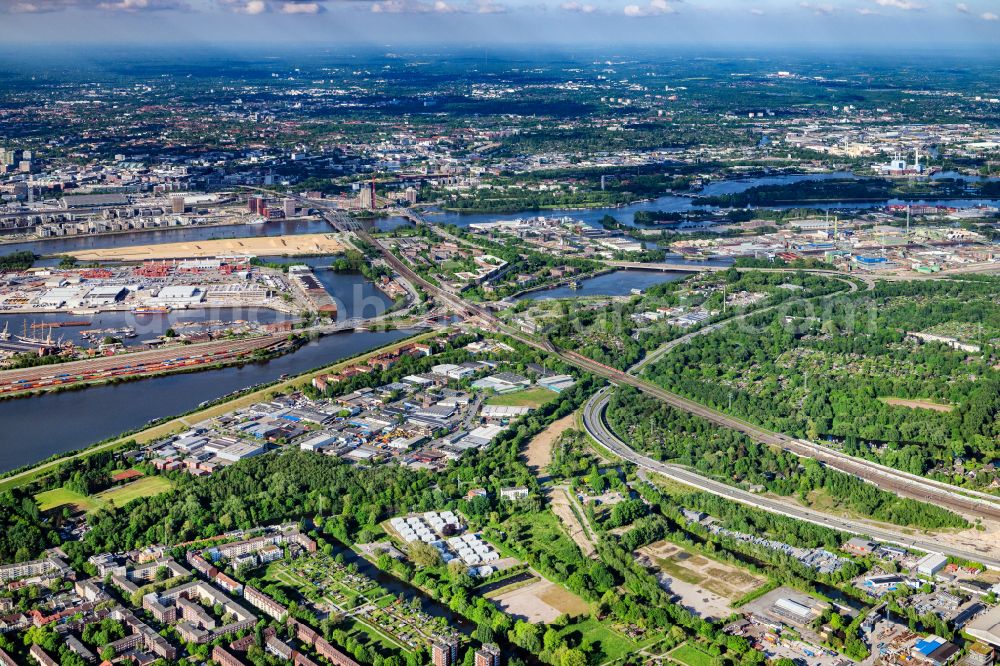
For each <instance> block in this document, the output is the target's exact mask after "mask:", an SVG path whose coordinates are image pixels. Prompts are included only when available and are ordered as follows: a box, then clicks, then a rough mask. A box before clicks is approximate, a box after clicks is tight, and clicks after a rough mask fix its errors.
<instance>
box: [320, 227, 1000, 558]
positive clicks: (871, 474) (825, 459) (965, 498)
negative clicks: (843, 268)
mask: <svg viewBox="0 0 1000 666" xmlns="http://www.w3.org/2000/svg"><path fill="white" fill-rule="evenodd" d="M340 221H341V220H337V222H334V221H333V220H331V224H334V225H335V226H337V223H338V222H340ZM344 230H345V231H346V230H347V229H344ZM350 230H351V231H353V232H354V233H356V234H357V235H358V237H359V238H360V239H361V240H362V241H364V242H366V243H369V244H370V245H371V246H373V247H376V248H379V250H380V252H381V253H382V256H383V258H384V259H385V261H386V263H388V264H389V265H390V266H391V267H392V268H393V269H394V270H395V271H396V272H397V273H399V274H400V275H402V276H403V277H405V278H406V279H408V280H410V281H411V283H412V284H418V285H420V286H421V288H422V289H424V290H425V291H426V292H427V293H429V294H432V295H434V296H435V297H436V298H437V299H438V300H439V301H440V302H442V303H444V304H446V305H447V306H448V307H451V308H453V309H454V310H455V311H456V312H458V313H461V314H463V315H465V316H470V317H475V318H478V319H479V320H480V321H481V322H483V324H485V325H486V326H487V327H489V328H492V329H493V330H497V331H503V332H504V333H506V334H508V335H510V336H511V337H513V338H515V339H517V340H519V341H521V342H523V343H524V344H527V345H529V346H531V347H534V348H536V349H541V350H544V351H546V352H549V353H552V354H556V355H558V356H559V357H560V358H562V359H563V360H564V361H566V362H567V363H569V364H571V365H574V366H576V367H578V368H580V369H582V370H585V371H587V372H591V373H593V374H595V375H598V376H601V377H604V378H606V379H608V380H609V381H611V382H612V383H614V384H619V385H630V386H633V387H635V388H637V389H639V390H640V391H643V392H644V393H647V394H648V395H651V396H653V397H655V398H657V399H659V400H660V401H662V402H664V403H666V404H668V405H670V406H671V407H673V408H675V409H680V410H683V411H685V412H688V413H690V414H694V415H695V416H699V417H701V418H704V419H705V420H707V421H709V422H711V423H714V424H716V425H719V426H721V427H724V428H729V429H732V430H737V431H739V432H742V433H744V434H745V435H747V436H748V437H751V438H752V439H754V440H756V441H759V442H761V443H764V444H768V445H770V446H777V447H781V448H783V449H785V450H787V451H789V452H791V453H794V454H795V455H798V456H802V457H807V458H813V459H815V460H818V461H820V462H822V463H823V464H825V465H828V466H830V467H831V468H833V469H836V470H838V471H842V472H844V473H847V474H852V475H854V476H856V477H858V478H860V479H862V480H864V481H867V482H869V483H872V484H873V485H875V486H877V487H879V488H881V489H883V490H887V491H890V492H894V493H897V494H899V495H901V496H906V497H911V498H913V499H917V500H921V501H925V502H930V503H934V504H937V505H939V506H942V507H945V508H948V509H951V510H953V511H956V512H958V513H961V514H964V515H967V516H973V517H983V518H989V519H993V520H1000V498H996V497H993V496H991V495H986V494H985V493H974V492H964V491H960V490H959V489H958V488H955V487H953V486H949V485H948V484H943V483H939V482H936V481H932V480H929V479H925V478H923V477H919V476H914V475H910V474H907V473H904V472H900V471H899V470H895V469H892V468H888V467H885V466H883V465H878V464H876V463H872V462H870V461H867V460H863V459H860V458H854V457H852V456H848V455H846V454H843V453H840V452H837V451H834V450H832V449H828V448H826V447H822V446H819V445H816V444H813V443H811V442H806V441H805V440H799V439H796V438H793V437H790V436H788V435H785V434H783V433H777V432H773V431H770V430H767V429H765V428H761V427H759V426H756V425H754V424H752V423H749V422H747V421H744V420H742V419H739V418H736V417H733V416H730V415H728V414H724V413H722V412H720V411H718V410H715V409H712V408H710V407H707V406H705V405H702V404H701V403H698V402H695V401H693V400H690V399H688V398H684V397H683V396H680V395H678V394H676V393H673V392H670V391H667V390H666V389H664V388H662V387H660V386H657V385H655V384H652V383H650V382H647V381H645V380H642V379H640V378H638V377H635V376H633V375H631V374H629V373H627V372H623V371H621V370H618V369H616V368H611V367H609V366H606V365H603V364H601V363H598V362H596V361H593V360H591V359H589V358H586V357H584V356H582V355H580V354H578V353H576V352H574V351H568V350H561V349H557V348H556V347H555V346H554V345H553V344H552V343H551V342H550V341H549V340H547V339H543V338H536V337H534V336H529V335H525V334H523V333H521V332H520V331H517V330H514V329H512V328H509V327H507V326H505V325H504V324H503V323H502V322H501V321H500V320H499V319H497V317H496V316H494V315H493V314H492V313H491V312H489V311H487V310H485V309H483V308H481V307H479V306H476V305H473V304H470V303H467V302H465V301H463V300H462V299H461V298H460V297H459V296H457V295H455V294H452V293H450V292H448V291H445V290H443V289H441V288H439V287H437V286H435V285H433V284H431V283H430V282H428V281H426V280H424V279H423V278H422V277H420V276H419V275H417V274H416V272H414V271H413V270H412V269H410V268H409V266H407V265H406V264H405V263H404V262H402V261H401V260H399V259H398V258H397V257H396V256H395V255H393V254H392V253H391V252H389V251H387V250H385V249H384V248H382V247H381V246H380V245H379V244H378V243H377V242H376V241H375V239H374V238H372V237H371V235H370V234H368V232H367V231H365V230H363V229H357V228H354V229H350ZM824 272H826V271H824ZM836 277H839V278H840V279H844V276H843V275H837V276H836ZM852 277H853V276H852ZM845 281H846V282H848V283H851V284H853V286H852V287H851V290H852V291H853V290H855V289H857V285H856V283H853V281H852V280H845ZM864 282H865V283H866V285H865V286H866V287H867V288H869V289H870V288H871V287H872V282H871V281H870V280H864ZM720 325H721V324H720ZM677 344H683V343H682V342H677V343H675V344H674V346H676V345H677ZM602 409H603V407H602ZM615 446H616V447H617V450H618V451H619V452H620V455H622V456H623V457H626V459H631V460H643V459H645V457H644V456H641V454H639V453H638V452H636V451H635V450H633V449H631V448H629V447H628V446H627V445H625V444H624V443H623V442H621V441H620V440H617V443H616V444H615ZM654 462H655V461H654ZM686 474H690V475H691V476H692V477H694V478H693V479H692V480H697V482H698V483H702V484H705V485H706V486H708V485H712V486H713V487H714V488H715V489H716V490H717V491H722V490H723V489H722V488H718V487H715V486H714V484H715V483H717V482H712V481H710V480H708V479H704V478H703V477H700V476H698V475H697V474H693V473H692V472H689V471H688V472H686ZM720 485H723V486H724V484H720ZM735 490H736V489H733V488H732V487H729V486H725V491H726V492H730V493H731V492H735ZM743 500H745V501H747V502H749V503H752V504H754V505H755V506H759V507H760V508H764V509H768V510H774V508H775V507H772V506H770V501H764V498H758V497H757V496H756V495H751V496H750V498H746V497H744V498H743ZM783 510H785V509H783ZM813 513H815V514H816V515H815V516H812V518H811V519H813V520H814V521H816V520H819V521H823V523H824V524H825V523H829V522H830V521H834V520H836V521H839V523H840V524H842V527H841V529H845V530H846V531H851V532H859V533H872V528H871V526H869V525H868V524H867V523H861V522H857V521H849V520H847V519H842V518H835V517H833V516H829V515H827V514H820V513H819V512H813ZM872 535H873V536H876V535H875V534H872ZM896 538H899V535H898V534H895V535H894V537H893V539H896ZM893 539H889V540H893ZM932 550H933V548H932ZM956 554H959V552H958V551H956ZM961 556H963V557H969V558H970V559H978V560H982V559H984V556H983V554H982V553H970V552H962V553H961ZM993 565H995V566H997V567H1000V560H995V561H993Z"/></svg>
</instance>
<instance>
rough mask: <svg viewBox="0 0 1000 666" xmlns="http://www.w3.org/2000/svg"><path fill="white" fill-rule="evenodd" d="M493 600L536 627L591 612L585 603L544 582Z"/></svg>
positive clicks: (539, 580) (517, 617) (515, 616)
mask: <svg viewBox="0 0 1000 666" xmlns="http://www.w3.org/2000/svg"><path fill="white" fill-rule="evenodd" d="M492 599H493V602H494V603H495V604H496V605H497V606H498V607H499V608H500V609H501V610H503V611H504V612H505V613H508V614H510V615H511V616H513V617H514V618H516V619H520V620H524V621H525V622H532V623H537V622H552V621H553V620H555V619H556V618H557V617H559V616H560V615H562V614H563V613H568V614H569V615H582V614H584V613H586V612H587V611H588V610H590V607H589V606H588V605H587V602H585V601H584V600H583V599H581V598H580V597H578V596H576V595H575V594H573V593H572V592H570V591H569V590H567V589H565V588H563V587H560V586H558V585H556V584H555V583H553V582H552V581H549V580H546V579H544V578H539V579H538V580H537V581H535V582H534V583H532V584H531V585H526V586H524V587H519V588H516V589H514V590H511V591H509V592H503V593H501V594H499V595H497V596H494V597H492Z"/></svg>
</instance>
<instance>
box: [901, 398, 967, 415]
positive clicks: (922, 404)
mask: <svg viewBox="0 0 1000 666" xmlns="http://www.w3.org/2000/svg"><path fill="white" fill-rule="evenodd" d="M885 404H887V405H895V406H897V407H911V408H915V409H932V410H934V411H935V412H950V411H951V410H953V409H954V407H953V406H951V405H942V404H941V403H940V402H932V401H930V400H907V399H906V398H886V399H885Z"/></svg>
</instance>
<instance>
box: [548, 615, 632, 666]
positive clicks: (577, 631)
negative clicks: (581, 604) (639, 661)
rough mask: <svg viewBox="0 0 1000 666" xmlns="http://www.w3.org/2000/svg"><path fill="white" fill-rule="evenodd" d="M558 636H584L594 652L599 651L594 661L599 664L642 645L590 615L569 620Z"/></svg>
mask: <svg viewBox="0 0 1000 666" xmlns="http://www.w3.org/2000/svg"><path fill="white" fill-rule="evenodd" d="M559 636H560V637H561V638H570V639H577V640H579V639H580V638H582V637H586V639H587V640H588V641H589V642H590V643H591V645H593V646H594V651H595V653H597V652H599V653H600V657H599V659H595V662H596V663H601V664H603V663H606V662H609V661H614V660H616V659H621V658H623V657H627V656H628V655H630V654H632V653H633V652H635V651H636V650H638V649H639V648H640V647H642V645H643V644H640V643H637V642H635V641H633V640H632V639H630V638H629V637H627V636H623V635H622V634H620V633H618V632H617V631H615V630H614V629H612V628H611V627H609V626H607V625H606V624H604V623H603V622H600V621H599V620H595V619H594V618H592V617H588V618H587V619H586V620H583V621H581V622H571V623H570V624H568V625H567V626H566V627H565V628H564V629H562V630H561V631H560V632H559ZM647 642H649V641H647Z"/></svg>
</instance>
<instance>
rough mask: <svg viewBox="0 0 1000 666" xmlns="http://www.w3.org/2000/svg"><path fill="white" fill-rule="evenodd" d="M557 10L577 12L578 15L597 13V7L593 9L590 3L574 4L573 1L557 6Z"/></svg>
mask: <svg viewBox="0 0 1000 666" xmlns="http://www.w3.org/2000/svg"><path fill="white" fill-rule="evenodd" d="M559 9H561V10H563V11H564V12H577V13H580V14H593V13H594V12H596V11H597V7H595V6H594V5H592V4H590V3H579V2H576V1H575V0H573V1H571V2H564V3H562V4H561V5H559Z"/></svg>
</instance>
